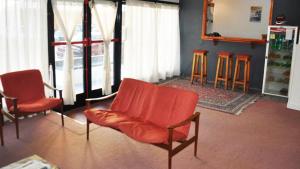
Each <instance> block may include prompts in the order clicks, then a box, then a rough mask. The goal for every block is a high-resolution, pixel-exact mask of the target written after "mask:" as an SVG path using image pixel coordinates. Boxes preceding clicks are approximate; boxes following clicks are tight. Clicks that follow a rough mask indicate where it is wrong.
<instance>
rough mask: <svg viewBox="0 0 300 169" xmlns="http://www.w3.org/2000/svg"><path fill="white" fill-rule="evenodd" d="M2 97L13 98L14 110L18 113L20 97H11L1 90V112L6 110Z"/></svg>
mask: <svg viewBox="0 0 300 169" xmlns="http://www.w3.org/2000/svg"><path fill="white" fill-rule="evenodd" d="M2 98H4V99H8V100H11V101H12V102H13V107H14V109H13V111H14V112H15V114H16V113H17V112H18V106H17V105H18V99H17V98H15V97H9V96H7V95H5V94H4V92H3V91H1V90H0V109H1V110H0V111H1V112H2V111H3V112H4V110H3V104H2ZM7 109H9V108H7Z"/></svg>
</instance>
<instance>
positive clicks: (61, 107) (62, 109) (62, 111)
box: [60, 104, 65, 126]
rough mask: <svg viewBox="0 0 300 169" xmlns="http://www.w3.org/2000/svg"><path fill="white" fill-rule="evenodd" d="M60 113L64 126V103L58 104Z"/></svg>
mask: <svg viewBox="0 0 300 169" xmlns="http://www.w3.org/2000/svg"><path fill="white" fill-rule="evenodd" d="M60 115H61V125H62V126H65V120H64V105H63V104H61V106H60Z"/></svg>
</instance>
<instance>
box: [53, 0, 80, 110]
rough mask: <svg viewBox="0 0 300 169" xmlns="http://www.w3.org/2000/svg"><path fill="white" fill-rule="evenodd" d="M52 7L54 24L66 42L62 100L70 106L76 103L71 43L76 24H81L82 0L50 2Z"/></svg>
mask: <svg viewBox="0 0 300 169" xmlns="http://www.w3.org/2000/svg"><path fill="white" fill-rule="evenodd" d="M52 7H53V12H54V16H55V22H56V23H57V25H58V27H59V29H60V31H62V33H63V36H64V39H65V41H66V42H67V48H66V50H65V52H66V53H65V55H64V57H65V58H64V64H63V72H64V73H63V77H64V78H63V98H64V103H65V104H66V105H72V104H74V102H75V101H76V94H75V90H74V74H73V67H74V58H73V50H72V44H71V41H72V38H73V36H74V33H75V28H76V25H77V23H79V22H81V16H82V11H83V0H72V1H71V0H52Z"/></svg>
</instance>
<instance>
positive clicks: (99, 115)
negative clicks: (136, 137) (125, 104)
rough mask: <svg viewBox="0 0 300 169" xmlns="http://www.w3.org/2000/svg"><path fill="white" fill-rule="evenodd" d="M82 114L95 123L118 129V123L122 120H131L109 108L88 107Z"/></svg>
mask: <svg viewBox="0 0 300 169" xmlns="http://www.w3.org/2000/svg"><path fill="white" fill-rule="evenodd" d="M84 114H85V116H86V117H87V118H88V119H89V120H90V121H91V122H93V123H95V124H98V125H101V126H106V127H112V128H115V129H119V124H120V123H122V122H128V121H132V119H131V118H130V117H129V116H127V115H124V113H120V112H116V111H110V110H99V109H88V110H86V111H84Z"/></svg>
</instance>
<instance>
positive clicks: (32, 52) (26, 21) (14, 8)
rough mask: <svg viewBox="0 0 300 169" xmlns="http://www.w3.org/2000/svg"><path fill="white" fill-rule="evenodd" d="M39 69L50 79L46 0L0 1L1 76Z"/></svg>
mask: <svg viewBox="0 0 300 169" xmlns="http://www.w3.org/2000/svg"><path fill="white" fill-rule="evenodd" d="M24 69H39V70H40V71H41V73H42V75H43V78H44V80H46V81H47V79H48V29H47V1H46V0H26V1H25V0H22V1H21V0H1V1H0V74H3V73H6V72H11V71H18V70H24Z"/></svg>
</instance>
